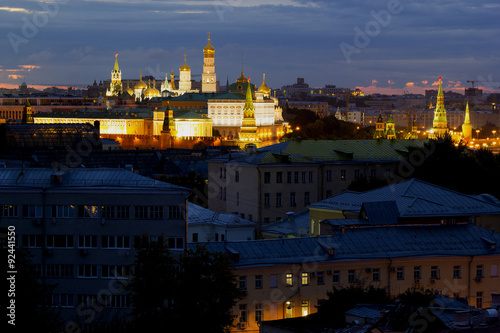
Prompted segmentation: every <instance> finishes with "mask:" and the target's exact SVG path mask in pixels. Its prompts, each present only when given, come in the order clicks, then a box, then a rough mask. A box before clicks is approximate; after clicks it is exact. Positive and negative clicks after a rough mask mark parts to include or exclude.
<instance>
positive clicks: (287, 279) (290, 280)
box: [285, 273, 293, 287]
mask: <svg viewBox="0 0 500 333" xmlns="http://www.w3.org/2000/svg"><path fill="white" fill-rule="evenodd" d="M285 282H286V286H287V287H291V286H293V274H292V273H286V275H285Z"/></svg>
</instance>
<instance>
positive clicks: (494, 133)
mask: <svg viewBox="0 0 500 333" xmlns="http://www.w3.org/2000/svg"><path fill="white" fill-rule="evenodd" d="M491 133H492V134H493V137H494V138H496V134H497V131H496V130H493V131H491Z"/></svg>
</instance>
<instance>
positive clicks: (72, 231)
mask: <svg viewBox="0 0 500 333" xmlns="http://www.w3.org/2000/svg"><path fill="white" fill-rule="evenodd" d="M0 178H1V179H2V181H1V186H0V203H1V207H2V219H1V221H0V226H2V227H3V228H7V227H9V226H10V227H11V228H15V232H16V236H17V244H18V246H20V247H23V248H26V249H28V250H29V252H30V253H31V254H32V255H33V258H32V264H33V265H34V268H35V271H36V272H37V274H38V275H39V276H40V281H41V283H42V284H46V285H56V287H55V289H54V290H53V291H52V295H51V306H53V307H54V308H58V309H59V310H60V311H61V316H62V318H63V319H64V320H65V324H73V325H75V327H79V328H80V329H81V330H82V331H91V329H92V325H93V324H96V323H98V322H102V323H106V322H110V321H111V320H112V319H118V318H121V319H126V315H127V313H129V311H130V309H131V304H130V299H129V297H128V295H127V292H126V291H125V289H124V286H125V285H126V284H127V283H128V281H129V278H130V276H131V274H132V271H131V270H132V269H133V268H132V264H133V263H134V245H133V244H134V238H135V237H137V236H141V235H142V234H143V233H144V232H146V233H147V234H148V236H150V237H152V238H156V237H158V236H160V235H162V234H163V235H164V237H165V238H166V239H167V240H168V246H169V248H170V249H171V251H172V252H173V253H174V255H175V256H180V255H181V254H182V253H183V252H184V251H185V250H186V248H187V220H186V199H187V196H188V195H189V190H188V189H186V188H183V187H179V186H175V185H171V184H167V183H163V182H160V181H155V180H152V179H149V178H146V177H142V176H139V175H137V174H134V173H132V172H130V171H126V170H123V169H85V168H77V169H72V170H71V172H69V173H55V172H54V170H52V169H24V170H21V169H2V170H1V171H0Z"/></svg>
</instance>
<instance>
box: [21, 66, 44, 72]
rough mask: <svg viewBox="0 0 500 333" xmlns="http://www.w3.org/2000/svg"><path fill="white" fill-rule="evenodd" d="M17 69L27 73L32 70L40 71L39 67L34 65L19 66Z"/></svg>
mask: <svg viewBox="0 0 500 333" xmlns="http://www.w3.org/2000/svg"><path fill="white" fill-rule="evenodd" d="M18 67H19V68H21V69H23V70H27V71H28V72H30V71H31V70H32V69H40V68H41V67H40V66H36V65H19V66H18Z"/></svg>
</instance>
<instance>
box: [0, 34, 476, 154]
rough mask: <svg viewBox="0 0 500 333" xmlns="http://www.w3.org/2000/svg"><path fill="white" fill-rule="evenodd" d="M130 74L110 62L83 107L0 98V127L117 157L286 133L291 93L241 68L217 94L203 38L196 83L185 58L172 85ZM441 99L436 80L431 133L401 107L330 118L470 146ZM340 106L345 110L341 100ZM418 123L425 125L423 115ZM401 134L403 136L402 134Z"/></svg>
mask: <svg viewBox="0 0 500 333" xmlns="http://www.w3.org/2000/svg"><path fill="white" fill-rule="evenodd" d="M137 74H138V79H133V80H130V79H128V80H126V81H125V80H124V79H123V77H122V70H121V69H120V66H119V63H118V54H115V61H114V66H113V69H112V70H111V79H110V80H109V81H107V82H106V81H105V83H104V84H103V83H102V82H101V83H100V84H99V85H98V84H97V83H96V82H95V81H94V84H93V85H92V86H89V87H88V96H89V99H86V98H78V97H76V96H74V97H73V96H70V95H69V94H68V95H67V96H65V97H61V96H59V97H57V99H54V98H50V97H46V98H45V97H43V96H42V95H41V96H36V95H28V96H29V97H26V96H24V95H22V96H21V95H20V96H19V98H15V97H13V96H9V95H7V96H5V95H4V96H0V118H4V119H5V120H6V121H19V120H21V119H27V118H29V119H32V121H33V122H34V123H35V124H81V123H89V124H92V125H98V126H99V132H100V136H101V138H107V139H111V140H114V141H116V142H118V143H119V144H120V147H121V148H122V149H134V148H141V149H149V148H158V149H166V148H173V147H175V148H192V147H193V146H194V145H195V144H197V143H200V142H203V144H204V145H211V146H220V145H228V146H234V145H237V146H239V147H241V148H244V147H245V146H246V145H247V144H249V143H251V144H254V145H256V146H257V147H260V146H267V145H270V144H274V143H277V142H278V141H279V140H280V138H281V137H282V136H284V135H285V134H286V133H287V132H289V131H291V129H290V126H289V125H288V123H287V122H286V121H285V120H284V119H283V114H282V113H283V109H282V106H284V105H285V104H286V105H287V104H288V96H289V95H287V94H290V91H291V88H290V87H291V86H286V87H283V88H282V89H281V90H280V89H278V90H275V91H274V96H272V95H271V89H270V88H269V87H268V86H267V85H266V81H265V74H263V78H262V83H261V84H260V86H259V87H257V85H256V84H254V83H250V78H246V77H245V75H244V73H243V68H242V71H241V76H240V77H239V78H238V79H237V80H236V82H234V83H232V84H229V81H228V82H227V85H226V86H225V87H223V89H221V87H220V84H219V81H217V75H216V70H215V48H214V46H213V45H212V44H211V36H210V33H208V42H207V44H206V46H205V47H204V48H203V73H202V74H201V75H200V76H201V80H200V81H195V80H193V79H192V76H193V75H192V73H191V68H190V67H189V65H188V59H187V56H186V55H184V63H183V64H182V66H180V67H179V75H178V76H177V78H178V79H176V75H175V74H174V71H173V70H172V71H171V73H170V74H169V73H167V74H166V75H165V79H164V80H163V81H156V78H154V77H153V76H145V77H143V75H142V71H140V72H139V73H137ZM195 76H198V75H195ZM303 81H304V80H303V79H301V78H299V79H298V82H300V83H301V84H300V86H301V87H302V86H307V87H308V85H307V84H304V82H303ZM294 86H295V85H294ZM23 87H24V88H25V89H24V90H25V92H24V93H26V91H27V88H26V86H25V85H24V86H23ZM105 87H107V88H105ZM332 87H335V86H332ZM284 88H286V90H285V89H284ZM337 90H339V91H340V90H342V89H340V88H339V89H337ZM285 91H288V92H287V93H285ZM276 93H278V94H280V95H281V96H285V97H286V100H285V99H283V97H282V98H281V100H279V99H278V98H276ZM311 94H312V90H311ZM320 94H321V93H320ZM342 94H344V97H345V92H342V93H341V94H340V95H338V96H337V95H336V94H333V96H336V97H337V98H340V100H341V98H342V97H341V95H342ZM92 96H94V97H92ZM353 96H354V95H353ZM290 97H291V96H290ZM28 99H29V100H30V101H31V105H30V112H31V114H32V116H30V117H27V116H26V110H25V109H26V108H25V107H23V105H24V104H29V103H30V102H29V101H28ZM444 99H445V94H444V93H443V88H442V79H441V78H439V88H438V90H437V96H436V100H435V101H436V106H435V108H434V106H432V102H431V105H430V107H429V108H433V119H432V128H425V127H424V126H422V125H423V124H422V117H423V116H422V115H418V116H417V115H416V114H415V111H413V113H409V112H408V107H407V110H406V114H404V111H402V110H399V111H397V110H392V111H391V112H390V113H389V114H388V113H387V112H385V113H384V114H383V113H382V108H381V109H380V111H374V110H372V111H371V112H372V115H371V116H370V114H369V112H365V111H363V112H360V111H352V110H351V111H349V109H348V108H347V109H346V112H345V114H346V115H345V116H343V115H342V114H341V113H340V112H339V111H338V110H337V113H336V114H335V116H336V117H337V119H339V120H347V121H350V122H354V123H358V124H360V125H361V126H370V125H372V124H373V125H375V131H374V135H373V138H374V139H389V140H392V139H396V138H399V139H401V138H405V139H418V138H437V137H441V136H443V135H445V134H450V135H451V136H452V138H453V139H454V140H456V141H460V140H462V139H463V140H464V141H465V142H467V143H471V144H472V141H473V135H472V134H473V133H472V124H471V116H470V113H469V103H468V101H467V103H466V107H465V109H466V110H465V115H464V114H463V113H462V114H460V113H461V112H460V111H458V114H457V111H456V110H455V111H453V120H452V124H451V126H449V121H450V119H448V118H449V117H450V116H451V115H450V114H448V115H447V111H446V109H445V103H444ZM294 103H295V104H294ZM296 103H302V104H301V107H302V108H308V107H311V105H310V104H313V107H315V106H316V105H315V104H314V103H320V102H297V101H290V105H291V106H292V107H293V105H296ZM346 103H347V104H348V99H347V100H346ZM324 104H326V102H325V103H324ZM325 110H326V111H325ZM325 110H323V111H322V112H321V114H319V113H318V111H317V110H313V112H316V114H317V115H319V116H320V118H321V117H325V116H327V115H328V114H332V112H329V111H328V108H325ZM429 111H430V110H429ZM373 112H376V113H373ZM462 112H463V111H462ZM429 113H430V112H429ZM377 114H378V115H377ZM457 115H458V117H456V116H457ZM429 116H430V114H429ZM370 117H371V118H370ZM384 118H385V119H384ZM455 118H456V119H455ZM16 119H17V120H16ZM369 119H373V120H369ZM457 119H458V121H459V122H460V123H459V124H457ZM424 120H425V123H426V124H427V115H425V118H424ZM428 120H429V121H430V120H431V119H428ZM360 121H361V123H360ZM462 121H463V123H462ZM402 122H406V131H401V128H400V127H401V123H402ZM476 122H477V121H476ZM427 126H428V125H427ZM457 126H461V127H462V131H461V132H460V131H456V129H457ZM397 127H399V128H397ZM476 127H477V124H476ZM452 129H453V130H452ZM403 132H406V133H405V134H402V133H403ZM476 143H477V142H476Z"/></svg>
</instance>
